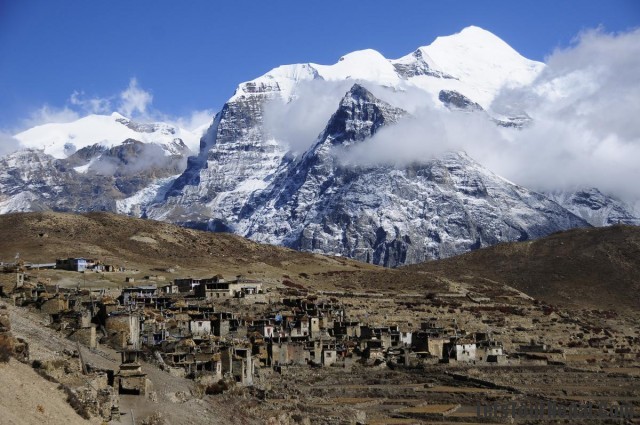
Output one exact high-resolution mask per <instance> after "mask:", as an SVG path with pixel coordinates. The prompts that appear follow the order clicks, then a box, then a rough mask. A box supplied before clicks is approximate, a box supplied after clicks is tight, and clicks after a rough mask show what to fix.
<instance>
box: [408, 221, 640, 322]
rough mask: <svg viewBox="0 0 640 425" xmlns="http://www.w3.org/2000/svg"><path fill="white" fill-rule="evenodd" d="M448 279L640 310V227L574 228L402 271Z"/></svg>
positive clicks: (551, 299)
mask: <svg viewBox="0 0 640 425" xmlns="http://www.w3.org/2000/svg"><path fill="white" fill-rule="evenodd" d="M404 269H405V270H406V271H408V272H410V271H418V270H420V271H427V272H431V273H434V274H436V275H441V276H447V277H448V278H450V279H457V280H462V281H473V280H474V279H478V278H482V279H490V280H491V281H494V282H496V283H500V284H507V285H509V286H511V287H514V288H516V289H518V290H520V291H523V292H525V293H527V294H529V295H531V296H532V297H534V298H538V299H541V300H544V301H546V302H548V303H551V304H558V305H563V306H574V307H587V308H605V309H612V310H618V309H622V308H624V309H631V310H635V311H638V310H640V228H639V227H634V226H622V225H619V226H613V227H606V228H596V229H574V230H570V231H567V232H561V233H556V234H553V235H550V236H548V237H546V238H543V239H538V240H535V241H528V242H519V243H508V244H501V245H497V246H494V247H490V248H486V249H481V250H478V251H474V252H470V253H468V254H464V255H460V256H458V257H453V258H449V259H446V260H442V261H434V262H427V263H422V264H417V265H412V266H407V267H404Z"/></svg>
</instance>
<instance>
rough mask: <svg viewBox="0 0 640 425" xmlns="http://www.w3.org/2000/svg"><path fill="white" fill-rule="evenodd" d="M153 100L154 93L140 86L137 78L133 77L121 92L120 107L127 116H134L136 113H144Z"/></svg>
mask: <svg viewBox="0 0 640 425" xmlns="http://www.w3.org/2000/svg"><path fill="white" fill-rule="evenodd" d="M152 102H153V95H152V94H151V93H150V92H148V91H146V90H144V89H142V88H141V87H140V86H138V80H137V79H136V78H132V79H131V80H129V86H128V87H127V88H126V90H124V91H122V92H121V93H120V104H119V106H118V109H119V111H120V112H122V113H123V114H124V115H125V116H127V117H132V116H133V115H134V114H141V115H144V114H146V112H147V107H148V106H150V105H151V103H152Z"/></svg>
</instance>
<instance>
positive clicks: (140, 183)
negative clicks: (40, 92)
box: [0, 139, 190, 213]
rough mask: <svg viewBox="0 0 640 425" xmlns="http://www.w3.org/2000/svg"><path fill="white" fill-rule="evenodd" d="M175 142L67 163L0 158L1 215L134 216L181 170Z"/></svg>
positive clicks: (84, 152) (79, 154)
mask: <svg viewBox="0 0 640 425" xmlns="http://www.w3.org/2000/svg"><path fill="white" fill-rule="evenodd" d="M189 153H190V150H189V149H188V148H187V146H186V145H185V144H184V143H183V142H182V141H181V140H180V139H176V140H174V141H173V142H172V143H171V144H170V145H169V146H167V145H159V144H154V143H143V142H140V141H137V140H133V139H127V140H124V141H123V142H122V143H121V144H118V145H114V146H111V147H107V146H104V145H100V144H95V145H91V146H86V147H84V148H82V149H80V150H77V151H75V152H74V153H73V154H71V155H70V156H68V157H66V158H55V157H53V156H52V155H49V154H47V153H45V152H43V151H42V150H36V149H25V150H21V151H18V152H15V153H13V154H10V155H7V156H5V157H2V158H0V169H1V170H2V171H1V172H0V213H8V212H19V211H46V210H55V211H78V212H85V211H111V212H122V213H131V212H137V211H138V210H137V204H138V203H139V202H138V203H137V202H135V201H136V200H139V199H143V198H144V197H143V196H142V194H145V195H146V196H147V198H150V199H155V194H151V193H148V192H149V191H154V190H155V191H156V192H157V191H158V190H161V186H162V185H163V184H166V180H167V179H172V178H175V177H176V176H177V175H179V174H180V173H181V172H182V171H183V170H184V169H185V167H186V158H187V155H188V154H189Z"/></svg>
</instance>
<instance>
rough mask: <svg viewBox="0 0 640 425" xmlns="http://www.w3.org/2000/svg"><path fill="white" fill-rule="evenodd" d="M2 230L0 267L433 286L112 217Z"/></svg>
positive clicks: (23, 221)
mask: <svg viewBox="0 0 640 425" xmlns="http://www.w3.org/2000/svg"><path fill="white" fill-rule="evenodd" d="M0 229H2V237H1V239H0V261H13V259H14V257H15V255H16V253H19V254H20V258H21V259H23V260H25V261H27V262H32V263H50V262H53V261H55V259H56V258H65V257H70V256H83V257H88V258H96V259H99V260H102V261H103V262H105V263H108V264H113V265H116V266H125V267H126V268H128V269H129V268H131V269H134V268H135V269H139V270H140V271H141V272H142V273H145V272H151V273H152V274H160V275H162V274H164V275H165V276H166V277H167V279H174V278H176V277H185V276H196V277H205V276H212V275H214V274H217V273H221V274H223V275H224V276H225V277H232V276H235V275H236V274H245V275H247V276H248V277H255V278H260V279H267V280H271V281H278V282H281V281H284V280H287V281H289V282H291V283H293V284H294V285H312V286H314V287H316V288H318V289H335V288H338V289H347V290H351V289H357V290H363V289H390V290H393V291H395V290H396V288H400V287H410V288H411V289H413V288H417V287H420V288H427V287H429V288H435V287H436V286H438V283H437V282H434V281H433V280H431V279H427V278H426V277H425V276H424V275H423V274H419V273H410V274H407V273H405V272H403V271H399V270H393V269H385V268H382V267H378V266H374V265H370V264H366V263H360V262H358V261H354V260H349V259H346V258H342V257H335V256H327V255H320V254H312V253H304V252H299V251H295V250H292V249H288V248H282V247H278V246H273V245H266V244H259V243H256V242H253V241H250V240H248V239H245V238H243V237H240V236H236V235H233V234H229V233H211V232H204V231H200V230H193V229H186V228H183V227H179V226H176V225H172V224H167V223H163V222H159V221H155V220H143V219H137V218H131V217H127V216H122V215H117V214H111V213H88V214H69V213H54V212H37V213H15V214H6V215H0ZM167 269H173V273H163V270H167ZM63 273H68V272H63ZM84 278H85V279H87V282H88V281H89V280H90V279H94V278H96V277H95V276H93V274H89V275H87V276H85V277H84ZM119 279H120V281H121V280H122V278H121V277H120V278H119Z"/></svg>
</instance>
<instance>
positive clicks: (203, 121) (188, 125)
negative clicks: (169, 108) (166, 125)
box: [161, 109, 215, 135]
mask: <svg viewBox="0 0 640 425" xmlns="http://www.w3.org/2000/svg"><path fill="white" fill-rule="evenodd" d="M214 115H215V112H214V111H213V109H203V110H196V111H192V112H190V113H189V114H188V115H187V116H183V117H170V116H167V117H164V118H162V119H161V120H162V121H167V122H170V123H172V124H174V125H176V126H178V127H180V128H184V129H186V130H189V131H192V132H203V131H206V130H207V128H209V126H210V125H211V123H212V122H213V116H214ZM199 135H200V134H199Z"/></svg>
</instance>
